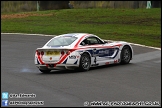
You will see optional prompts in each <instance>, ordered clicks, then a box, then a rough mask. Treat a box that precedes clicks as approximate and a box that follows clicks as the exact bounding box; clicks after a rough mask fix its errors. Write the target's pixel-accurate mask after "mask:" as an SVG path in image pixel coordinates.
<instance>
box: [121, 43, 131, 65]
mask: <svg viewBox="0 0 162 108" xmlns="http://www.w3.org/2000/svg"><path fill="white" fill-rule="evenodd" d="M130 60H131V50H130V47H129V46H124V47H123V49H122V51H121V62H120V63H121V64H128V63H129V62H130Z"/></svg>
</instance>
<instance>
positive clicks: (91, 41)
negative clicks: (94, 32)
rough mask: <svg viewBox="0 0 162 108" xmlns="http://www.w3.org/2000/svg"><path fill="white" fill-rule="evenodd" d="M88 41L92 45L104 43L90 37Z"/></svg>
mask: <svg viewBox="0 0 162 108" xmlns="http://www.w3.org/2000/svg"><path fill="white" fill-rule="evenodd" d="M87 40H89V42H90V45H95V44H103V42H102V41H101V40H100V39H98V38H96V37H89V38H88V39H87Z"/></svg>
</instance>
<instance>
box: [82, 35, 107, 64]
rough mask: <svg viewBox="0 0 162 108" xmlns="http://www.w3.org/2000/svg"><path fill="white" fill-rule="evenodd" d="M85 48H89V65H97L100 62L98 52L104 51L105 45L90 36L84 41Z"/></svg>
mask: <svg viewBox="0 0 162 108" xmlns="http://www.w3.org/2000/svg"><path fill="white" fill-rule="evenodd" d="M84 42H85V44H86V47H88V48H89V51H90V53H91V56H92V57H91V64H92V65H94V66H95V65H96V66H97V65H99V62H100V61H101V60H102V59H101V58H102V57H100V56H102V54H100V55H99V52H100V50H104V48H103V45H104V44H105V43H104V42H103V41H102V40H100V39H99V38H97V37H95V36H90V37H88V38H87V39H85V40H84Z"/></svg>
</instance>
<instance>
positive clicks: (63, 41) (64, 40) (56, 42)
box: [47, 36, 77, 46]
mask: <svg viewBox="0 0 162 108" xmlns="http://www.w3.org/2000/svg"><path fill="white" fill-rule="evenodd" d="M76 39H77V37H72V36H61V37H56V38H53V39H52V40H51V41H50V42H49V43H48V44H47V46H68V45H71V44H72V43H73V42H74V41H75V40H76Z"/></svg>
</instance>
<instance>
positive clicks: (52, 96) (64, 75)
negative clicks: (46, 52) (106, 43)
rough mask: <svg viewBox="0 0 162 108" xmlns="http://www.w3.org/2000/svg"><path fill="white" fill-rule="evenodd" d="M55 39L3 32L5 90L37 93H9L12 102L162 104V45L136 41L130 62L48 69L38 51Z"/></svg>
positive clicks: (61, 104)
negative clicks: (82, 69)
mask: <svg viewBox="0 0 162 108" xmlns="http://www.w3.org/2000/svg"><path fill="white" fill-rule="evenodd" d="M51 38H52V37H50V36H32V35H18V34H14V35H11V34H1V92H8V93H9V95H10V94H20V93H24V94H32V93H33V94H35V95H36V97H35V98H11V97H9V99H8V100H9V101H43V102H44V103H43V104H44V105H37V107H84V104H85V105H86V106H91V105H90V103H93V102H102V103H104V102H105V103H106V102H139V103H140V102H144V103H145V104H150V105H152V104H153V102H155V103H159V104H160V106H161V50H157V49H153V48H147V47H141V46H136V45H133V48H134V59H133V60H132V61H131V62H130V64H128V65H109V66H102V67H97V68H91V70H89V71H87V72H77V71H67V70H66V71H53V72H51V73H50V74H43V73H41V72H39V70H38V69H37V68H36V67H35V65H34V53H35V49H36V48H38V47H42V46H43V45H44V44H45V43H46V42H47V41H48V40H49V39H51ZM116 105H119V103H117V104H116ZM9 106H13V107H14V106H15V107H19V106H25V105H9ZM30 106H31V105H27V107H30ZM33 106H36V105H33Z"/></svg>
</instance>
